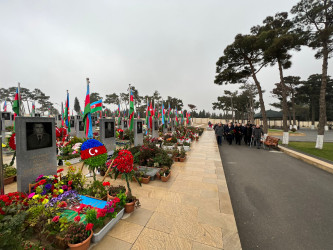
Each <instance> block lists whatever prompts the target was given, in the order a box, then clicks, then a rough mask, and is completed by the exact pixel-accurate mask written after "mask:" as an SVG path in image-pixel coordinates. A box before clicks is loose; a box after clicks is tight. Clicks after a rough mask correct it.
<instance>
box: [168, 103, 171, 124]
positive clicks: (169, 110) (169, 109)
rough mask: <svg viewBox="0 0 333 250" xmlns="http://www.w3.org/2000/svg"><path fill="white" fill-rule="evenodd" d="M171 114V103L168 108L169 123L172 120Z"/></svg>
mask: <svg viewBox="0 0 333 250" xmlns="http://www.w3.org/2000/svg"><path fill="white" fill-rule="evenodd" d="M170 113H171V108H170V102H169V107H168V123H170V122H171V120H170Z"/></svg>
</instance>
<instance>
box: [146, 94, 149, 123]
mask: <svg viewBox="0 0 333 250" xmlns="http://www.w3.org/2000/svg"><path fill="white" fill-rule="evenodd" d="M148 113H149V102H148V98H147V109H146V124H147V128H149V124H148V121H149V117H148Z"/></svg>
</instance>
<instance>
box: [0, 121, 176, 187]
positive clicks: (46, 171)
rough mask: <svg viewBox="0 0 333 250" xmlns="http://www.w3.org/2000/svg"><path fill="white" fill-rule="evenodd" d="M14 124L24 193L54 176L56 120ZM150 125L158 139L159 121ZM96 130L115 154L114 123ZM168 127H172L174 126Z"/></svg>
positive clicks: (138, 136) (137, 140) (138, 124)
mask: <svg viewBox="0 0 333 250" xmlns="http://www.w3.org/2000/svg"><path fill="white" fill-rule="evenodd" d="M80 119H81V118H79V117H77V121H78V123H77V124H79V122H80V121H81V120H80ZM4 121H5V119H1V124H2V125H5V122H4ZM74 121H75V117H74ZM125 121H126V120H124V121H123V127H124V126H126V122H125ZM15 123H16V124H15V127H16V168H17V190H18V191H21V192H27V191H28V185H29V183H31V182H32V181H33V180H35V179H36V178H37V177H38V176H39V175H54V174H56V173H57V155H56V139H55V136H56V135H55V129H54V128H55V125H56V120H55V119H54V118H49V117H17V118H16V120H15ZM143 123H144V122H143V121H142V120H140V119H135V120H134V145H135V146H137V145H142V144H143ZM127 125H128V124H127ZM153 125H154V127H153V137H158V121H157V120H154V121H153ZM99 126H100V140H101V142H102V143H103V144H104V145H105V146H106V148H107V149H108V151H112V150H115V148H116V143H115V136H116V133H115V119H106V118H102V119H100V122H99ZM170 127H173V123H171V126H170ZM1 130H3V128H1ZM79 130H80V129H79ZM80 132H81V131H80Z"/></svg>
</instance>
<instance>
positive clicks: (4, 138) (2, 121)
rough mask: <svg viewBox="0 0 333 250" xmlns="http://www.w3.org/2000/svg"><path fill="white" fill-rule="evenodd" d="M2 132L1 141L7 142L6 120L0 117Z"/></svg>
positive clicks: (0, 129)
mask: <svg viewBox="0 0 333 250" xmlns="http://www.w3.org/2000/svg"><path fill="white" fill-rule="evenodd" d="M0 133H1V141H0V142H2V143H4V144H6V131H5V120H3V119H2V118H1V117H0Z"/></svg>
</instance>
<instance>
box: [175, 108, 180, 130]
mask: <svg viewBox="0 0 333 250" xmlns="http://www.w3.org/2000/svg"><path fill="white" fill-rule="evenodd" d="M175 118H176V126H178V124H179V121H178V111H177V106H176V111H175Z"/></svg>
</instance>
